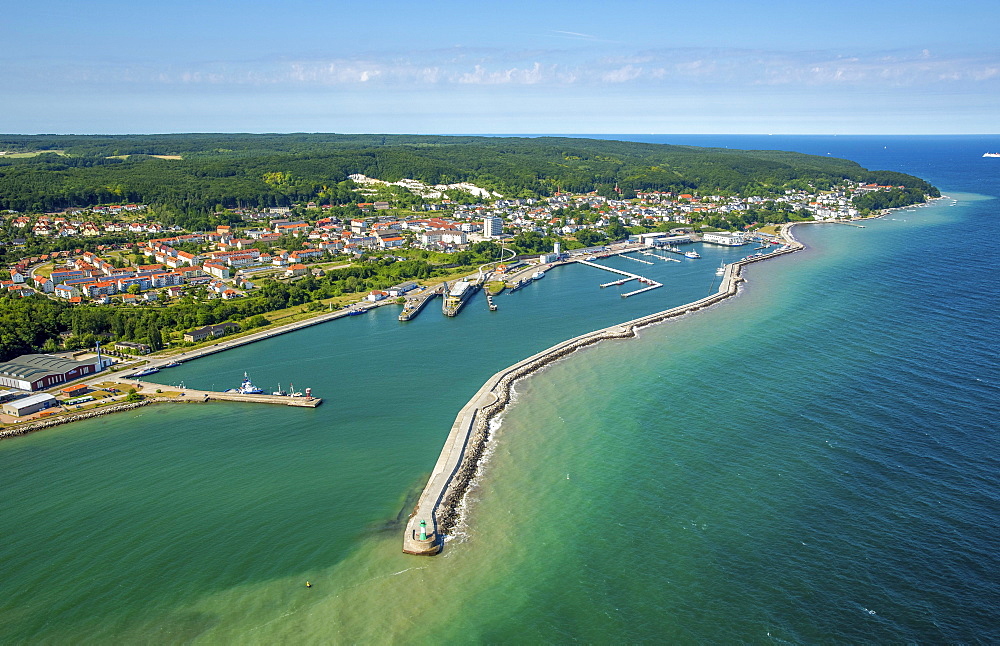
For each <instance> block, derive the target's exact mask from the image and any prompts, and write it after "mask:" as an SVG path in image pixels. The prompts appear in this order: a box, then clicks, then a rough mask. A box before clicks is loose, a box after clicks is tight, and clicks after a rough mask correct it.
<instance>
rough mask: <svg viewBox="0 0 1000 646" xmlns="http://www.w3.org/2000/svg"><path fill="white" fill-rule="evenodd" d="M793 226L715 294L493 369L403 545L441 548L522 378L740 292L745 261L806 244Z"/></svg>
mask: <svg viewBox="0 0 1000 646" xmlns="http://www.w3.org/2000/svg"><path fill="white" fill-rule="evenodd" d="M793 226H794V223H789V224H786V225H784V226H782V228H781V230H780V235H781V237H782V238H783V239H784V241H785V244H786V246H785V249H783V250H781V251H776V252H773V253H770V254H768V255H766V256H756V257H752V258H748V259H745V260H740V261H737V262H734V263H731V264H730V265H728V266H727V267H726V272H725V275H724V276H723V279H722V281H721V283H720V285H719V289H718V291H717V292H716V293H714V294H711V295H710V296H707V297H705V298H702V299H700V300H697V301H694V302H691V303H687V304H684V305H680V306H678V307H674V308H671V309H669V310H664V311H662V312H657V313H655V314H650V315H648V316H644V317H641V318H638V319H634V320H632V321H628V322H626V323H622V324H620V325H614V326H611V327H608V328H604V329H602V330H597V331H595V332H590V333H587V334H583V335H581V336H578V337H575V338H573V339H570V340H568V341H564V342H562V343H559V344H557V345H554V346H552V347H551V348H548V349H546V350H543V351H542V352H539V353H538V354H535V355H533V356H531V357H529V358H527V359H525V360H523V361H520V362H518V363H516V364H514V365H513V366H510V367H508V368H505V369H504V370H501V371H500V372H498V373H496V374H495V375H493V376H492V377H491V378H490V379H489V380H488V381H487V382H486V384H484V385H483V387H482V388H480V390H479V391H478V392H477V393H476V394H475V395H474V396H473V397H472V399H471V400H469V402H468V403H467V404H466V405H465V407H463V408H462V410H461V411H460V412H459V414H458V417H457V418H456V420H455V423H454V424H453V426H452V430H451V433H450V435H449V437H448V439H447V440H446V442H445V447H444V449H443V450H442V453H441V456H440V458H438V462H437V464H436V465H435V467H434V471H432V473H431V476H430V478H429V479H428V481H427V485H426V486H425V488H424V491H423V492H422V493H421V495H420V498H419V499H418V502H417V505H416V507H415V508H414V510H413V512H412V513H411V514H410V517H409V520H408V522H407V525H406V530H405V532H404V537H403V551H404V552H405V553H407V554H415V555H425V556H429V555H433V554H437V553H438V552H440V551H441V548H442V543H443V537H444V536H445V535H447V534H449V533H450V532H452V531H453V530H454V529H455V527H456V526H457V525H458V524H459V523H460V522H461V520H462V510H463V508H464V505H463V502H464V500H465V497H466V494H468V492H469V490H470V488H471V487H472V485H473V483H474V482H475V479H476V476H477V475H478V473H479V471H480V467H481V463H482V459H483V456H484V454H485V452H486V448H487V444H488V443H489V441H490V436H491V433H490V427H491V424H490V423H491V421H492V420H493V419H494V418H496V417H497V416H498V415H500V414H501V413H502V412H503V410H504V409H505V408H506V407H507V405H508V404H509V403H510V401H511V397H512V392H513V386H514V384H515V383H516V382H517V381H518V380H519V379H523V378H525V377H527V376H529V375H532V374H534V373H536V372H538V371H539V370H541V369H543V368H544V367H546V366H548V365H549V364H551V363H553V362H555V361H558V360H560V359H562V358H564V357H566V356H567V355H569V354H572V353H573V352H576V351H577V350H579V349H581V348H585V347H588V346H591V345H594V344H596V343H600V342H601V341H607V340H613V339H630V338H634V337H636V336H637V331H638V330H639V329H640V328H643V327H646V326H649V325H655V324H657V323H661V322H663V321H666V320H669V319H672V318H675V317H678V316H683V315H685V314H690V313H693V312H696V311H698V310H701V309H704V308H706V307H711V306H712V305H715V304H717V303H719V302H721V301H723V300H725V299H727V298H729V297H730V296H735V295H736V294H737V293H739V286H740V284H741V283H743V282H745V280H746V279H745V278H743V277H742V275H741V274H742V269H743V267H744V266H746V265H750V264H752V263H755V262H761V261H763V260H769V259H771V258H775V257H777V256H781V255H785V254H789V253H795V252H796V251H800V250H802V249H804V248H805V246H804V245H803V244H802V243H801V242H799V241H798V240H796V239H795V237H794V236H793V235H792V232H791V231H792V227H793ZM421 523H423V524H421ZM428 523H429V526H428Z"/></svg>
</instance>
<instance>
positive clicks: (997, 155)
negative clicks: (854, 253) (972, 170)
mask: <svg viewBox="0 0 1000 646" xmlns="http://www.w3.org/2000/svg"><path fill="white" fill-rule="evenodd" d="M983 157H1000V153H983Z"/></svg>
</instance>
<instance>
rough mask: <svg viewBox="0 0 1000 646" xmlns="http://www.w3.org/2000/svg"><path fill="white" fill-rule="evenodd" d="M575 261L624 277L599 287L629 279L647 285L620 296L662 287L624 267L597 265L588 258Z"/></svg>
mask: <svg viewBox="0 0 1000 646" xmlns="http://www.w3.org/2000/svg"><path fill="white" fill-rule="evenodd" d="M633 260H638V258H633ZM576 262H578V263H580V264H582V265H589V266H591V267H596V268H598V269H603V270H604V271H610V272H612V273H614V274H620V275H622V276H625V278H619V279H618V280H613V281H611V282H610V283H604V284H602V285H601V287H611V286H612V285H624V284H625V283H627V282H628V281H630V280H638V281H639V282H640V283H645V284H646V285H647V286H646V287H643V288H641V289H637V290H635V291H632V292H628V293H625V294H622V298H628V297H629V296H635V295H636V294H641V293H643V292H648V291H649V290H651V289H656V288H657V287H663V283H658V282H656V281H655V280H653V279H651V278H646V277H645V276H640V275H639V274H633V273H632V272H630V271H625V270H624V269H615V268H614V267H608V266H606V265H599V264H597V263H596V262H591V261H589V260H582V259H581V260H577V261H576ZM641 262H646V263H648V264H650V265H651V264H653V263H651V262H648V261H646V260H643V261H641Z"/></svg>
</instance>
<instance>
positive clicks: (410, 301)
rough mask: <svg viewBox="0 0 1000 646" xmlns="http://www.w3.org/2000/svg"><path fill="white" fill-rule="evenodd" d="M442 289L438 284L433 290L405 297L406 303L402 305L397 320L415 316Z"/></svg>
mask: <svg viewBox="0 0 1000 646" xmlns="http://www.w3.org/2000/svg"><path fill="white" fill-rule="evenodd" d="M442 291H443V289H442V288H441V287H440V286H439V287H437V288H435V289H433V290H430V289H428V290H425V291H424V293H422V294H418V295H416V296H411V297H409V298H407V299H406V303H405V304H404V305H403V311H402V312H400V314H399V320H400V321H409V320H411V319H413V318H415V317H416V316H417V314H419V313H420V310H422V309H424V305H427V303H429V302H430V300H431V299H432V298H434V297H435V296H440V295H441V293H442Z"/></svg>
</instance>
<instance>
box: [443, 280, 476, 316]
mask: <svg viewBox="0 0 1000 646" xmlns="http://www.w3.org/2000/svg"><path fill="white" fill-rule="evenodd" d="M478 288H479V285H477V284H476V283H473V282H470V281H467V280H459V281H455V283H453V284H452V285H451V286H450V287H449V285H448V283H445V288H444V303H442V304H441V311H442V312H444V315H445V316H455V315H456V314H458V311H459V310H460V309H462V306H463V305H465V303H466V301H468V300H469V299H470V298H472V295H473V294H475V293H476V289H478Z"/></svg>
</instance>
